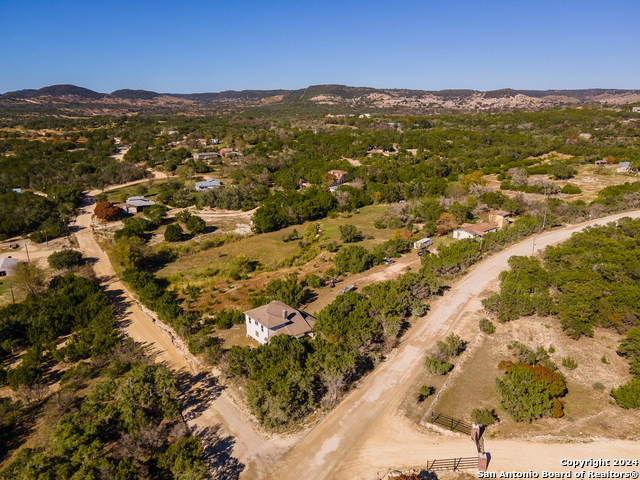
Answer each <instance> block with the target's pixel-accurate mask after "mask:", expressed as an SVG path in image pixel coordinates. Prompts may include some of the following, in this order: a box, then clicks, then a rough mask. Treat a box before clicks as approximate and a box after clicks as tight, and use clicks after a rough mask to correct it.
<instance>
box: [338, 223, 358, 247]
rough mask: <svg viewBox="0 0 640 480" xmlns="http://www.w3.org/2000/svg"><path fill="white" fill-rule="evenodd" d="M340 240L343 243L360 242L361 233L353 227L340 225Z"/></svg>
mask: <svg viewBox="0 0 640 480" xmlns="http://www.w3.org/2000/svg"><path fill="white" fill-rule="evenodd" d="M338 228H339V229H340V239H341V240H342V241H343V242H345V243H353V242H359V241H360V240H362V232H361V231H360V230H358V229H357V228H356V227H355V226H353V225H349V224H347V225H340V227H338Z"/></svg>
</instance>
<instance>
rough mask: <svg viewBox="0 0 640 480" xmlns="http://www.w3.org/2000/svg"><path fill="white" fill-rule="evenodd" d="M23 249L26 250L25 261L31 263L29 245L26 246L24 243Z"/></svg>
mask: <svg viewBox="0 0 640 480" xmlns="http://www.w3.org/2000/svg"><path fill="white" fill-rule="evenodd" d="M24 249H25V250H26V252H27V263H31V259H30V258H29V247H27V244H26V243H25V244H24Z"/></svg>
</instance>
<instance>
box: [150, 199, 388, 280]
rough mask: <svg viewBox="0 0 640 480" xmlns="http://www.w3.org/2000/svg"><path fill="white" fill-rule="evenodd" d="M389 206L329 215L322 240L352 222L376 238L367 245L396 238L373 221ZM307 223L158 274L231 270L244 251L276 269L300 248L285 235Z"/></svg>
mask: <svg viewBox="0 0 640 480" xmlns="http://www.w3.org/2000/svg"><path fill="white" fill-rule="evenodd" d="M386 209H387V207H386V206H381V205H371V206H368V207H365V208H362V209H360V213H359V214H353V215H352V216H351V217H350V218H335V219H331V218H326V219H323V220H320V221H319V222H318V223H320V225H321V227H322V232H321V237H320V241H321V243H328V242H332V241H337V242H340V231H339V227H340V226H341V225H346V224H349V223H350V224H353V225H357V226H358V228H359V229H360V230H362V231H363V232H366V233H370V234H371V235H373V237H374V238H373V239H370V240H363V241H362V242H358V243H357V244H358V245H362V246H363V247H366V248H369V249H371V248H373V247H374V246H375V245H378V244H380V243H382V242H384V241H386V240H388V239H390V238H392V237H393V234H394V230H389V229H385V230H376V229H375V228H374V227H373V222H374V220H375V219H376V218H378V217H379V216H380V215H381V214H382V213H383V212H384V211H386ZM306 225H307V223H305V224H302V225H293V226H290V227H287V228H285V229H282V230H279V231H277V232H270V233H263V234H261V235H254V236H250V237H247V238H244V239H242V240H241V241H239V242H235V243H231V244H228V245H223V246H221V247H218V248H215V249H211V250H206V251H203V252H198V253H196V254H194V255H191V256H188V257H183V258H180V259H178V260H177V261H176V262H173V263H171V264H170V265H167V266H166V267H164V268H163V269H162V270H160V271H159V272H158V274H159V275H161V276H164V277H170V276H172V275H175V274H177V273H179V272H181V273H183V274H184V275H197V274H198V273H200V272H201V271H202V270H204V269H205V268H208V267H210V268H219V269H220V270H222V271H225V272H228V271H229V269H230V268H231V266H232V264H233V260H234V259H235V257H237V256H238V255H239V254H241V253H244V254H245V255H247V256H248V257H249V259H250V260H251V261H256V262H260V263H261V264H263V265H265V266H266V267H268V268H277V267H278V265H279V264H280V263H281V262H282V261H283V260H284V259H285V258H287V257H288V256H289V255H291V254H292V253H295V252H296V251H297V250H298V241H296V240H294V241H291V242H284V241H282V237H284V236H286V235H288V234H289V233H291V232H293V230H294V229H295V230H297V231H298V232H299V233H300V234H302V231H303V230H304V228H305V226H306Z"/></svg>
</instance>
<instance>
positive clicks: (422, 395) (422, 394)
mask: <svg viewBox="0 0 640 480" xmlns="http://www.w3.org/2000/svg"><path fill="white" fill-rule="evenodd" d="M435 391H436V389H435V388H433V387H430V386H429V385H420V388H419V389H418V391H417V392H415V393H414V394H413V398H414V399H415V401H416V403H420V402H424V400H425V399H426V398H427V397H429V396H430V395H433V394H434V393H435Z"/></svg>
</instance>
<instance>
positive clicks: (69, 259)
mask: <svg viewBox="0 0 640 480" xmlns="http://www.w3.org/2000/svg"><path fill="white" fill-rule="evenodd" d="M47 262H49V266H50V267H51V268H53V269H55V270H65V271H67V272H70V271H71V270H73V268H74V267H78V266H80V265H82V264H83V263H84V261H83V260H82V253H80V252H78V251H77V250H71V249H64V250H60V251H59V252H54V253H52V254H51V255H49V258H47Z"/></svg>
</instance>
